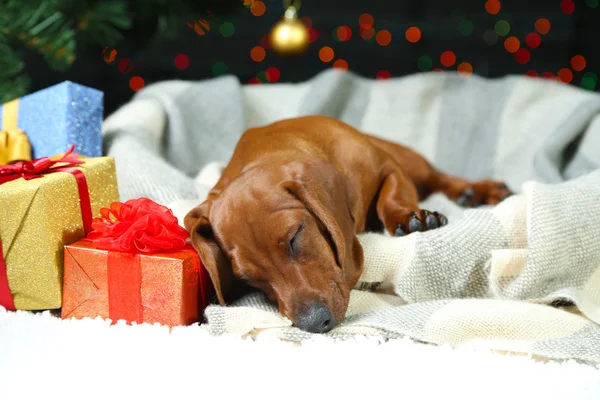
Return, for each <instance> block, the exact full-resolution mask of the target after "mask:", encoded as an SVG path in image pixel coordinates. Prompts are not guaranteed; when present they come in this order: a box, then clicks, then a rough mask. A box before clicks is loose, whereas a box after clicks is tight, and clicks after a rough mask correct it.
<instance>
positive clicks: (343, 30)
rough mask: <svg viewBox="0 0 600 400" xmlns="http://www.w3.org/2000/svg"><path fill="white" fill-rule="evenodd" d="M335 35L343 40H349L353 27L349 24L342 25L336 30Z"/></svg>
mask: <svg viewBox="0 0 600 400" xmlns="http://www.w3.org/2000/svg"><path fill="white" fill-rule="evenodd" d="M333 37H334V38H335V39H337V40H339V41H341V42H347V41H348V40H350V38H351V37H352V29H350V27H348V26H340V27H338V28H336V29H335V30H334V35H333Z"/></svg>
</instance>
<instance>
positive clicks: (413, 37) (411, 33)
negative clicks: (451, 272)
mask: <svg viewBox="0 0 600 400" xmlns="http://www.w3.org/2000/svg"><path fill="white" fill-rule="evenodd" d="M406 40H408V41H409V42H411V43H417V42H418V41H419V40H421V30H420V29H419V28H417V27H416V26H411V27H410V28H408V29H407V30H406Z"/></svg>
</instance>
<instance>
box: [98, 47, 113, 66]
mask: <svg viewBox="0 0 600 400" xmlns="http://www.w3.org/2000/svg"><path fill="white" fill-rule="evenodd" d="M102 57H103V59H104V62H105V63H108V64H112V63H114V62H115V61H116V60H117V49H111V48H110V47H105V48H104V50H102Z"/></svg>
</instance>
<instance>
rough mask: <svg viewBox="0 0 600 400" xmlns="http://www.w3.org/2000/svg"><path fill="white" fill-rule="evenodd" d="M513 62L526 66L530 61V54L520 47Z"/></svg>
mask: <svg viewBox="0 0 600 400" xmlns="http://www.w3.org/2000/svg"><path fill="white" fill-rule="evenodd" d="M515 60H516V61H517V62H518V63H519V64H527V63H528V62H529V60H531V52H530V51H529V50H527V49H526V48H525V47H521V48H520V49H519V50H517V51H516V52H515Z"/></svg>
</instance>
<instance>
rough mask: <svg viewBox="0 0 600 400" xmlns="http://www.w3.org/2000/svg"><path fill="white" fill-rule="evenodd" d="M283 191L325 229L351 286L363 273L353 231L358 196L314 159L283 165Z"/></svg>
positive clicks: (339, 176) (334, 171)
mask: <svg viewBox="0 0 600 400" xmlns="http://www.w3.org/2000/svg"><path fill="white" fill-rule="evenodd" d="M286 169H287V175H288V177H287V180H286V181H284V182H283V183H282V185H283V187H284V188H285V189H286V190H287V191H288V192H290V193H291V194H293V195H294V196H295V197H297V198H298V199H299V200H300V201H301V202H302V203H304V205H305V206H306V208H308V209H309V210H310V211H311V212H312V213H313V214H314V215H315V216H316V217H317V218H318V219H319V220H320V221H321V223H322V224H323V225H324V226H325V228H326V229H327V232H328V233H329V235H330V236H331V239H332V241H333V244H334V246H335V249H334V250H335V254H336V260H337V263H338V265H339V266H340V268H342V270H343V271H344V273H345V276H346V281H347V282H348V283H349V284H351V285H354V284H355V283H356V282H357V281H358V279H359V278H360V275H361V274H362V269H363V261H364V258H363V251H362V246H361V245H360V242H359V241H358V237H357V235H356V231H355V223H354V222H355V216H354V209H355V207H357V206H358V205H357V202H358V196H357V193H356V190H355V189H354V188H353V187H352V186H351V184H350V181H349V180H348V178H347V177H346V176H345V175H344V174H342V173H341V172H340V171H338V170H337V169H336V168H335V167H334V166H333V165H331V164H329V163H326V162H325V161H323V160H320V159H316V160H310V161H304V162H293V163H289V164H287V165H286Z"/></svg>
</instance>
